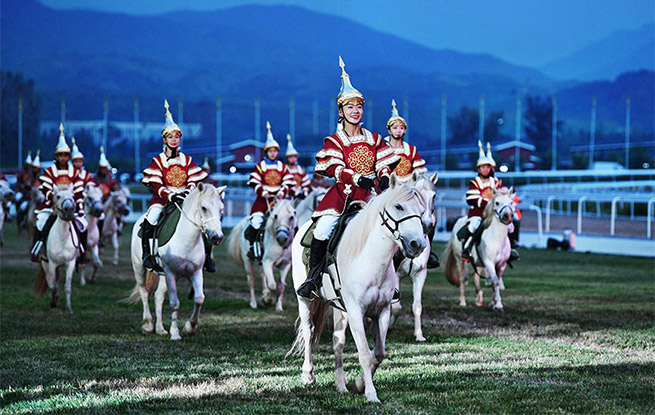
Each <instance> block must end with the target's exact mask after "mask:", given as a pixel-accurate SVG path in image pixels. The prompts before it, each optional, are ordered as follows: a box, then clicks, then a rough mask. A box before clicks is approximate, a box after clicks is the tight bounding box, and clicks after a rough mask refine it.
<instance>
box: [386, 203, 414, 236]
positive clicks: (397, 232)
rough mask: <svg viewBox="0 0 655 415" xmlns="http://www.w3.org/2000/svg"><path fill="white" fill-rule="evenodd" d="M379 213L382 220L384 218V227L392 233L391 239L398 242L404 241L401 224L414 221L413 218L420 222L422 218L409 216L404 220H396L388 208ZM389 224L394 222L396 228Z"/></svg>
mask: <svg viewBox="0 0 655 415" xmlns="http://www.w3.org/2000/svg"><path fill="white" fill-rule="evenodd" d="M379 213H380V218H382V226H384V227H386V228H387V229H389V232H391V237H392V238H393V239H395V240H397V241H399V240H402V239H403V237H402V236H401V235H400V224H401V223H403V222H405V221H408V220H410V219H413V218H417V219H418V220H419V221H421V216H420V215H417V214H413V215H407V216H405V217H404V218H400V219H395V218H394V217H393V216H391V214H390V213H389V211H388V210H387V208H386V207H385V208H384V210H383V211H382V212H379ZM384 215H387V216H386V217H385V216H384ZM389 222H392V223H393V225H394V226H393V227H391V225H389ZM421 222H422V221H421Z"/></svg>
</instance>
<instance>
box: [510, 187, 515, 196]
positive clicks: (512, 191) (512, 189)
mask: <svg viewBox="0 0 655 415" xmlns="http://www.w3.org/2000/svg"><path fill="white" fill-rule="evenodd" d="M509 194H511V195H513V194H514V186H512V187H510V188H509Z"/></svg>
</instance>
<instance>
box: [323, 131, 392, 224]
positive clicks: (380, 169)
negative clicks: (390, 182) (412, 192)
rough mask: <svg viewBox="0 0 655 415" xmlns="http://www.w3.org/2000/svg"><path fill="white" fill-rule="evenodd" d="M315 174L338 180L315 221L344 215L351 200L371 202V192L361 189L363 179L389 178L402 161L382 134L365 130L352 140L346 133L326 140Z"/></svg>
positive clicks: (326, 195)
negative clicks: (392, 170) (358, 183)
mask: <svg viewBox="0 0 655 415" xmlns="http://www.w3.org/2000/svg"><path fill="white" fill-rule="evenodd" d="M316 160H317V162H318V163H317V164H316V167H315V168H314V172H315V173H318V174H320V175H323V176H327V177H331V178H334V179H335V180H336V183H335V184H333V185H332V186H331V187H330V189H329V190H328V191H327V193H326V194H325V196H324V197H323V200H321V202H320V203H319V204H318V207H317V208H316V211H315V212H314V214H313V215H312V218H319V217H321V216H323V215H335V216H340V215H341V214H342V213H343V211H344V210H345V208H346V204H347V203H348V201H354V200H358V201H368V198H369V197H370V196H371V192H370V191H368V190H366V189H363V188H361V187H358V186H357V181H358V180H359V178H360V177H361V176H366V177H368V178H370V179H375V178H376V177H377V178H378V179H379V178H381V177H383V176H389V174H390V168H389V166H390V165H392V164H394V163H396V162H397V161H398V156H396V154H395V153H394V151H393V149H392V148H391V147H389V145H388V144H387V143H385V142H384V140H383V139H382V137H381V136H380V135H379V134H374V133H371V132H370V131H368V130H365V129H363V128H362V134H361V135H358V136H355V137H348V136H347V135H346V133H345V132H344V131H343V130H340V131H337V133H336V134H333V135H331V136H329V137H326V138H325V140H324V144H323V148H322V149H321V151H319V152H318V154H316Z"/></svg>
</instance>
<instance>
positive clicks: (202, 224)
mask: <svg viewBox="0 0 655 415" xmlns="http://www.w3.org/2000/svg"><path fill="white" fill-rule="evenodd" d="M173 204H174V205H175V207H176V208H177V210H179V211H180V212H181V213H182V215H184V217H185V218H186V220H188V221H189V222H191V224H192V225H193V226H195V227H196V228H198V229H200V232H202V233H203V234H204V235H205V236H207V227H206V226H205V225H207V223H208V222H211V221H212V220H215V219H218V220H220V219H221V215H218V216H212V217H211V218H209V219H202V222H201V223H200V225H198V223H196V221H194V220H193V219H191V218H190V217H189V215H187V214H186V212H185V211H184V209H182V208H181V207H180V205H178V204H177V202H173ZM197 213H198V208H197V207H196V214H197Z"/></svg>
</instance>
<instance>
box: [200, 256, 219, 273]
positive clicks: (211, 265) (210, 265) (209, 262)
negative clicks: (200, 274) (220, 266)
mask: <svg viewBox="0 0 655 415" xmlns="http://www.w3.org/2000/svg"><path fill="white" fill-rule="evenodd" d="M202 269H203V270H204V271H207V272H210V273H213V272H216V263H215V262H214V260H213V259H212V258H211V257H210V256H206V257H205V263H204V265H203V266H202Z"/></svg>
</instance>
